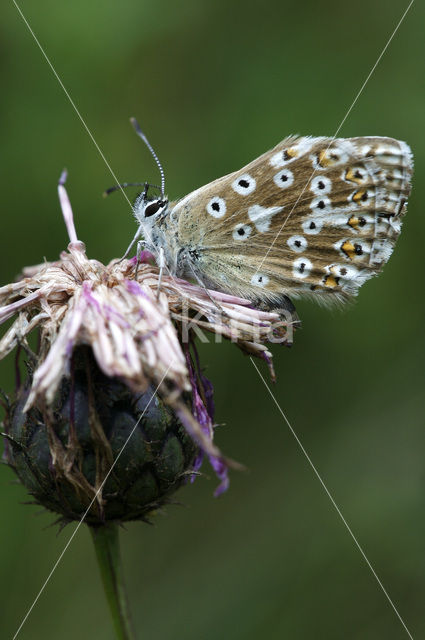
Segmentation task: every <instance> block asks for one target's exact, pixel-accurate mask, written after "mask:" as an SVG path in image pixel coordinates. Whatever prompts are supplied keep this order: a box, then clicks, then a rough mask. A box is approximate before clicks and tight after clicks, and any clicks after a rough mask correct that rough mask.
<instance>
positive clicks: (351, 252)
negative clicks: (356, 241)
mask: <svg viewBox="0 0 425 640" xmlns="http://www.w3.org/2000/svg"><path fill="white" fill-rule="evenodd" d="M341 251H343V252H344V253H345V255H346V256H347V258H350V260H353V258H354V256H355V255H356V249H355V246H354V245H353V243H352V242H350V241H349V240H346V241H345V242H343V243H342V245H341Z"/></svg>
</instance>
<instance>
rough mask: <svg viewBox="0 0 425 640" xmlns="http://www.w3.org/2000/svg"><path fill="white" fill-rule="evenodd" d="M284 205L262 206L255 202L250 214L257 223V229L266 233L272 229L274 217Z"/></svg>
mask: <svg viewBox="0 0 425 640" xmlns="http://www.w3.org/2000/svg"><path fill="white" fill-rule="evenodd" d="M282 209H283V207H268V208H267V207H262V206H261V205H259V204H254V205H253V206H252V207H250V208H249V209H248V216H249V219H250V220H251V222H253V223H254V224H255V227H256V229H257V231H259V232H260V233H265V232H266V231H268V230H269V229H270V223H271V220H272V217H273V216H274V215H276V213H279V211H282Z"/></svg>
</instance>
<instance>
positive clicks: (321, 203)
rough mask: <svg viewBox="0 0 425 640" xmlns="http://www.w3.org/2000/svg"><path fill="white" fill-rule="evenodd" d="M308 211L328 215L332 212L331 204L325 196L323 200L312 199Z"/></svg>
mask: <svg viewBox="0 0 425 640" xmlns="http://www.w3.org/2000/svg"><path fill="white" fill-rule="evenodd" d="M310 209H313V211H317V212H318V213H330V212H331V211H332V203H331V201H330V200H329V198H327V197H326V196H323V198H321V197H319V198H313V200H312V201H311V204H310Z"/></svg>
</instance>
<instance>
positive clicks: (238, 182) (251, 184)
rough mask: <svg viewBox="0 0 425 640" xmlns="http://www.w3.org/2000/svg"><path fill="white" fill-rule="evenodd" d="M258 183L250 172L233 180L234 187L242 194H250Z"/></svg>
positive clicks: (234, 189)
mask: <svg viewBox="0 0 425 640" xmlns="http://www.w3.org/2000/svg"><path fill="white" fill-rule="evenodd" d="M256 186H257V183H256V182H255V179H254V178H253V177H252V176H250V175H249V173H244V174H242V175H241V176H238V177H237V178H235V180H233V182H232V189H233V191H236V193H239V194H240V195H241V196H249V194H250V193H252V192H253V191H255V188H256Z"/></svg>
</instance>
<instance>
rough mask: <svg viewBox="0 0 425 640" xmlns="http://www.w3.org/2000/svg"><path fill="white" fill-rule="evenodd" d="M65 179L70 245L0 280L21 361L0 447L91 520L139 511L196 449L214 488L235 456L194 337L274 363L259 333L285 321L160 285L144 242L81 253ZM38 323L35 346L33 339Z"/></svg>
mask: <svg viewBox="0 0 425 640" xmlns="http://www.w3.org/2000/svg"><path fill="white" fill-rule="evenodd" d="M64 182H65V175H63V176H62V177H61V181H60V183H59V197H60V202H61V206H62V211H63V215H64V219H65V223H66V226H67V230H68V234H69V238H70V243H69V245H68V250H67V251H66V252H63V253H62V254H61V256H60V259H59V260H58V261H56V262H50V263H44V264H41V265H37V266H35V267H27V268H25V269H24V270H23V273H22V275H21V276H20V277H19V279H18V280H17V281H16V282H14V283H12V284H9V285H6V286H4V287H2V288H0V305H1V307H0V322H4V321H5V320H7V319H9V318H12V317H15V321H14V322H13V324H12V326H11V327H10V329H9V330H8V331H7V332H6V334H5V335H4V336H3V338H2V339H1V341H0V358H3V357H5V356H6V355H7V354H8V353H10V352H11V351H12V350H13V349H14V348H15V347H17V348H18V351H20V352H22V351H25V353H26V354H27V368H28V375H27V379H26V380H25V382H21V381H20V379H19V380H18V388H17V392H16V398H15V399H14V401H13V402H12V403H11V404H10V405H9V406H8V408H7V411H6V419H5V431H6V435H7V442H6V448H5V458H6V461H7V462H8V463H9V464H10V465H11V466H12V467H13V468H14V469H15V471H16V472H17V474H18V476H19V478H20V479H21V481H22V482H23V483H24V485H25V486H26V487H27V489H28V490H29V491H30V493H31V494H32V495H33V497H34V499H35V501H37V502H40V503H41V504H43V505H45V506H46V507H47V508H48V509H50V510H53V511H55V512H57V513H59V514H60V517H61V519H63V520H64V521H69V520H73V519H77V520H79V519H80V518H81V517H82V516H83V514H85V511H86V510H87V509H88V511H87V513H86V514H85V517H86V520H87V522H88V523H89V524H93V525H96V524H99V523H103V522H105V521H107V520H119V521H124V520H132V519H140V518H146V516H147V515H148V514H149V513H150V512H152V511H153V510H155V509H156V508H158V507H159V506H160V505H161V504H164V503H165V502H167V501H169V496H170V494H171V493H173V492H174V491H175V490H176V489H177V488H178V487H179V486H180V485H181V484H183V483H184V482H186V481H187V479H188V478H192V479H193V478H194V477H195V475H196V473H197V472H198V470H199V467H200V465H201V462H202V458H203V456H204V455H206V456H207V457H208V458H209V460H210V463H211V465H212V467H213V468H214V470H215V472H216V474H217V476H218V477H219V479H220V484H219V486H218V488H217V489H216V492H215V493H216V494H220V493H222V492H223V491H224V490H225V489H226V488H227V486H228V475H227V470H228V466H229V465H235V466H236V463H233V462H232V461H229V460H228V459H226V458H225V457H224V456H223V455H222V453H221V452H220V450H219V449H218V448H217V446H216V445H215V444H214V442H213V431H214V422H213V420H214V416H213V402H212V388H211V385H210V383H209V382H208V381H207V380H206V379H205V377H204V376H203V375H202V372H201V369H200V366H199V361H198V358H197V354H196V350H195V345H194V338H195V336H196V333H197V332H199V331H206V332H210V333H213V334H216V336H223V337H225V338H227V339H230V340H232V341H233V342H235V343H236V344H237V345H238V346H239V347H240V348H241V349H243V350H244V351H245V352H247V353H250V354H253V355H256V356H260V357H262V358H264V359H265V360H266V361H267V362H268V364H269V367H270V370H271V372H272V375H273V368H272V364H271V358H272V356H271V353H270V352H269V351H268V348H267V346H266V343H267V342H268V341H270V340H272V341H279V342H285V341H287V340H288V333H287V331H288V327H287V326H286V325H287V323H286V322H283V321H282V320H281V318H280V316H279V314H277V313H270V312H265V311H260V310H257V309H254V308H252V306H251V303H250V302H249V301H248V300H242V299H240V298H236V297H234V296H231V295H227V294H224V293H220V292H216V291H208V290H206V289H204V288H202V287H201V286H198V285H195V284H192V283H190V282H186V281H184V280H181V279H178V278H175V277H173V276H172V275H171V274H165V275H164V276H163V277H162V280H161V283H160V285H159V272H158V268H157V267H156V266H155V265H154V263H153V261H152V260H151V258H152V257H153V256H151V255H148V254H147V252H145V253H144V255H143V256H142V257H141V260H139V261H137V260H136V258H133V259H131V260H113V261H112V262H110V263H109V264H108V265H106V266H105V265H103V264H102V263H100V262H99V261H97V260H94V259H89V258H88V257H87V256H86V252H85V246H84V244H83V243H82V242H80V241H79V240H78V239H77V235H76V231H75V227H74V222H73V215H72V210H71V206H70V203H69V200H68V196H67V193H66V191H65V187H64ZM35 329H38V331H39V347H38V350H37V353H33V352H32V351H31V349H30V346H29V343H28V336H29V334H30V333H31V332H32V331H34V330H35ZM130 436H131V437H130ZM124 447H125V448H124ZM111 469H112V471H111Z"/></svg>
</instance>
